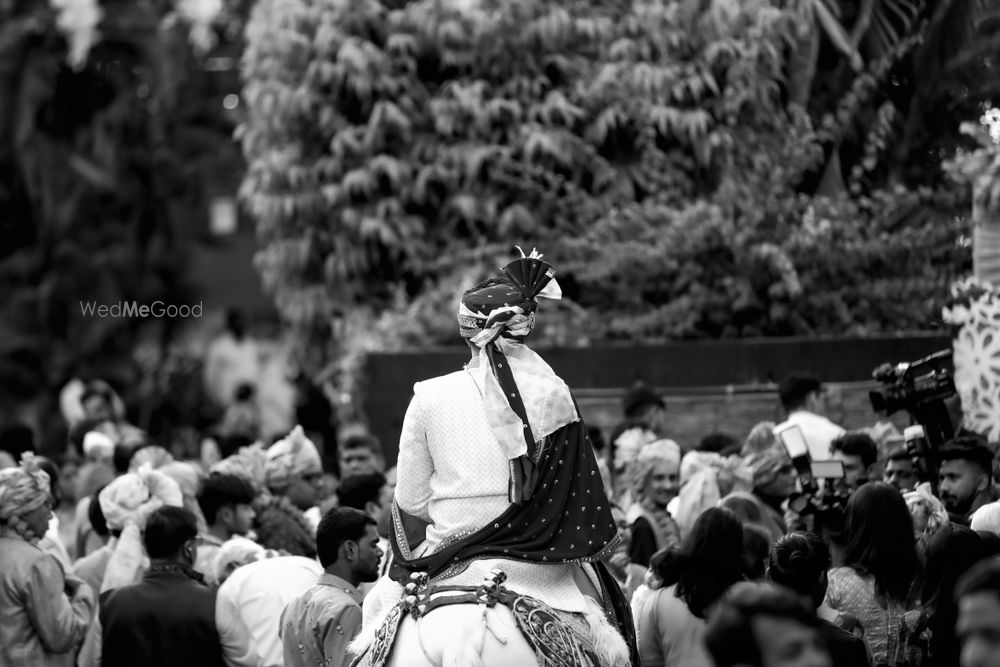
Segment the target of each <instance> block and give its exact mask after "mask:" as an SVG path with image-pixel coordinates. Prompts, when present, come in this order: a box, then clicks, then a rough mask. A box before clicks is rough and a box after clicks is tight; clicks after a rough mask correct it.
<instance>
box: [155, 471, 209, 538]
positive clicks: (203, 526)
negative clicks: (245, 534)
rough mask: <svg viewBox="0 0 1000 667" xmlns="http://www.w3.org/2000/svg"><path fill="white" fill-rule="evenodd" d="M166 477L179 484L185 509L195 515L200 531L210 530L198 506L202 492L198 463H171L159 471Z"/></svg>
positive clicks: (201, 475)
mask: <svg viewBox="0 0 1000 667" xmlns="http://www.w3.org/2000/svg"><path fill="white" fill-rule="evenodd" d="M158 470H159V472H162V473H163V474H164V475H166V476H167V477H169V478H170V479H172V480H174V481H175V482H177V485H178V486H179V487H181V495H182V496H183V498H184V509H186V510H188V511H189V512H191V514H194V516H195V519H196V520H197V522H198V531H199V532H202V533H203V532H205V531H206V530H208V524H207V523H206V522H205V515H204V513H203V512H202V511H201V506H200V505H199V504H198V492H199V491H200V490H201V479H202V477H203V473H202V469H201V467H199V466H198V464H197V463H191V462H188V461H171V462H170V463H166V464H164V465H162V466H160V468H159V469H158Z"/></svg>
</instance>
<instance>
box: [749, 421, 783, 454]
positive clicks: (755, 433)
mask: <svg viewBox="0 0 1000 667" xmlns="http://www.w3.org/2000/svg"><path fill="white" fill-rule="evenodd" d="M775 446H780V443H779V442H778V436H776V435H775V434H774V422H760V423H758V424H756V425H755V426H754V427H753V428H752V429H750V433H749V434H748V435H747V439H746V440H745V441H744V442H743V448H742V449H741V450H740V456H751V455H753V454H757V453H760V452H765V451H767V450H769V449H771V448H772V447H775Z"/></svg>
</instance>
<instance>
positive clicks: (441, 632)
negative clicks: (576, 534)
mask: <svg viewBox="0 0 1000 667" xmlns="http://www.w3.org/2000/svg"><path fill="white" fill-rule="evenodd" d="M578 583H580V584H581V590H582V592H583V593H584V594H585V595H586V596H587V598H586V604H587V609H586V611H585V612H584V613H583V614H579V615H576V616H575V618H574V619H571V620H570V621H569V623H570V624H571V625H573V626H575V627H574V628H573V630H572V631H571V630H569V629H568V628H567V627H565V626H562V627H561V626H560V624H558V623H550V622H548V621H549V620H550V616H549V615H548V613H547V610H546V609H533V608H532V609H529V607H530V606H531V605H527V606H522V607H520V608H521V609H523V610H524V613H522V618H528V619H532V620H535V621H536V622H535V623H532V626H533V627H534V628H535V629H536V631H537V634H536V636H535V637H533V640H534V643H535V644H536V645H544V650H545V651H546V652H547V653H548V656H549V659H550V662H549V664H566V665H578V664H588V663H592V664H593V666H594V667H605V666H607V667H610V666H614V667H627V665H629V649H628V645H627V644H626V642H625V640H624V639H623V638H622V636H621V635H620V633H619V632H618V631H617V629H616V628H614V627H613V626H612V625H611V624H610V623H608V621H607V617H606V615H605V613H604V610H603V608H602V606H601V604H600V603H598V600H600V599H601V596H600V593H599V592H598V590H597V588H596V587H595V586H594V585H593V583H592V582H591V581H590V580H589V578H588V577H587V576H586V575H583V574H582V570H581V576H580V577H579V578H578ZM449 594H453V593H449V592H442V593H438V594H436V596H435V598H432V599H436V597H437V596H444V595H449ZM396 613H401V614H403V613H404V612H402V611H398V612H397V611H395V610H394V611H391V612H390V613H389V614H388V615H386V617H389V618H391V617H393V616H394V615H395V614H396ZM536 616H537V618H533V617H536ZM378 624H379V625H382V620H380V621H379V623H378ZM378 632H379V630H378V629H376V630H375V633H372V629H371V628H366V630H365V631H363V632H362V635H361V636H360V637H359V638H358V640H357V641H356V642H354V643H353V644H352V646H351V650H352V652H354V653H355V654H356V655H357V654H358V653H360V652H361V651H363V650H365V649H366V648H368V647H369V646H370V645H371V644H372V643H373V641H374V642H375V644H376V645H378V641H377V639H376V635H377V634H378ZM574 633H576V634H574ZM580 634H583V635H584V636H590V637H591V643H592V646H591V647H590V648H591V652H592V655H593V656H595V657H596V661H594V660H588V659H586V658H585V657H583V656H584V652H583V650H582V648H581V642H580V640H579V636H580ZM373 648H374V647H373ZM377 650H378V649H376V651H377ZM382 650H384V648H383V649H382ZM388 650H389V654H388V658H387V659H386V660H385V665H387V666H388V667H487V666H488V667H533V666H536V665H537V666H538V667H541V664H540V663H539V659H538V655H537V652H536V649H535V647H534V646H533V645H532V642H529V641H528V640H527V639H526V638H525V636H524V634H523V633H522V630H521V628H520V627H519V626H518V623H517V621H516V620H515V617H514V614H513V613H512V612H511V610H510V609H509V608H508V607H507V606H506V605H504V604H502V603H497V604H495V605H492V606H487V605H484V604H479V603H475V602H460V603H451V604H445V605H442V606H439V607H435V608H433V609H431V610H430V611H428V612H426V613H425V614H423V615H420V616H419V617H418V618H416V619H414V618H413V616H411V615H410V614H405V615H404V616H403V619H402V620H401V621H399V625H398V629H397V630H396V633H395V637H394V638H393V639H392V645H391V648H389V649H388ZM366 658H367V659H368V661H367V662H366V660H365V659H366ZM372 658H373V656H372V655H371V654H366V655H364V656H362V659H361V661H360V662H359V663H357V664H359V665H362V666H363V665H369V664H373V662H374V664H377V663H378V662H379V660H377V659H376V660H374V661H373V662H372Z"/></svg>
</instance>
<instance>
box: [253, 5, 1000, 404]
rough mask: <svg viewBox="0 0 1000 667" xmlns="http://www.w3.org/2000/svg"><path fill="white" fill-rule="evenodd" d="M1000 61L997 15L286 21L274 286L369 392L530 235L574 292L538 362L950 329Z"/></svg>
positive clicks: (274, 32) (267, 128)
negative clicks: (971, 152)
mask: <svg viewBox="0 0 1000 667" xmlns="http://www.w3.org/2000/svg"><path fill="white" fill-rule="evenodd" d="M998 54H1000V9H998V7H997V6H996V4H995V3H992V4H991V3H988V2H980V1H970V2H948V1H932V0H927V1H919V0H842V1H837V0H797V1H796V0H749V1H744V2H739V1H737V0H674V1H669V0H637V1H635V2H620V1H614V0H605V1H603V2H598V1H592V2H542V1H540V0H526V1H525V2H519V3H516V5H511V4H510V3H500V2H491V1H489V0H481V1H476V0H468V1H465V2H459V1H458V0H454V1H450V2H446V1H443V0H424V1H419V2H395V3H392V2H385V3H382V2H377V1H374V0H308V1H307V0H261V1H260V2H258V3H257V4H256V5H255V7H254V9H253V12H252V14H251V18H250V21H249V24H248V29H247V45H246V51H245V53H244V70H243V76H244V80H245V87H244V96H245V98H246V101H247V103H248V113H249V115H248V118H247V122H246V125H245V126H244V131H243V133H242V135H241V138H242V141H243V147H244V151H245V153H246V156H247V160H248V170H247V174H246V178H245V179H244V182H243V186H242V196H243V199H244V201H245V202H246V203H247V205H248V207H249V209H250V210H251V211H252V213H253V215H254V217H255V219H256V220H257V225H258V233H259V239H260V242H261V252H260V253H259V255H258V258H257V260H258V261H257V265H258V268H259V270H260V271H261V273H262V276H263V278H264V281H265V284H266V285H267V286H268V287H269V289H270V290H272V292H273V293H274V294H275V295H276V298H277V303H278V305H279V310H280V312H281V314H282V316H283V318H284V320H285V321H286V322H288V323H289V324H290V325H291V326H292V327H294V329H295V331H296V332H297V335H298V339H299V340H300V342H301V344H302V353H303V354H304V355H305V356H307V357H309V358H311V359H312V360H313V366H314V367H320V368H322V367H325V368H328V369H329V370H330V371H331V372H332V373H334V374H338V373H339V377H340V379H341V384H343V385H346V386H348V387H350V385H351V383H352V382H353V379H356V378H357V377H358V376H359V371H358V368H359V363H360V360H361V359H363V355H364V354H365V352H366V351H370V350H379V349H400V348H404V347H407V346H414V345H416V346H426V345H435V344H446V343H452V342H453V341H454V340H455V338H454V322H453V321H452V318H451V317H450V314H451V313H452V312H454V308H455V305H454V304H455V299H456V294H457V293H458V292H459V290H460V289H462V288H463V287H465V286H468V285H469V284H470V283H471V282H472V281H473V280H475V279H478V278H481V277H483V276H484V275H485V274H486V273H487V272H489V271H490V270H492V269H494V268H495V267H497V266H499V265H501V264H502V263H503V262H504V261H505V260H506V258H507V257H509V256H510V252H511V250H512V246H513V245H514V243H519V244H520V245H522V246H525V247H526V248H527V247H530V246H537V247H538V248H539V249H540V250H541V251H543V252H545V253H546V254H547V255H548V256H549V257H551V258H552V259H553V261H554V263H555V264H556V265H557V268H558V270H559V274H558V275H559V280H560V283H561V284H562V286H563V289H564V294H565V297H566V298H565V299H564V301H562V302H561V303H560V304H559V305H558V306H557V307H556V308H549V307H548V305H547V308H546V310H547V312H546V313H545V314H544V317H542V318H540V320H539V322H540V327H539V331H538V333H537V334H536V335H535V336H534V337H533V338H534V339H535V340H536V342H537V343H539V344H557V345H586V344H591V343H597V342H606V341H635V342H655V341H663V340H668V339H692V338H717V337H732V336H782V335H795V334H799V335H811V334H822V335H837V334H860V335H863V334H867V333H874V332H887V331H912V330H928V329H934V328H937V327H939V326H940V322H939V320H940V307H941V303H942V302H943V299H944V298H945V297H946V296H947V287H948V285H949V284H950V282H951V281H952V280H953V279H954V278H955V277H956V276H958V275H961V274H963V273H965V272H967V271H968V270H969V268H970V261H971V260H970V257H971V253H970V247H969V246H970V241H969V233H970V226H971V222H970V217H969V211H970V195H969V191H968V187H967V185H965V184H958V183H956V182H955V181H953V180H951V179H950V178H949V177H948V175H947V174H946V173H945V171H944V170H943V169H942V163H943V161H944V160H945V159H947V158H950V157H953V156H954V155H955V154H956V152H958V151H961V150H962V149H963V146H965V147H970V146H971V144H967V143H963V142H966V141H968V139H967V138H963V136H962V135H961V134H960V132H959V126H960V124H961V122H962V121H967V120H976V119H978V118H979V117H980V116H981V115H982V114H983V113H984V110H985V109H986V108H987V107H988V105H989V104H990V100H991V98H992V96H994V95H995V94H996V92H997V91H996V88H997V85H998V81H1000V79H998V77H997V64H998V60H997V56H998Z"/></svg>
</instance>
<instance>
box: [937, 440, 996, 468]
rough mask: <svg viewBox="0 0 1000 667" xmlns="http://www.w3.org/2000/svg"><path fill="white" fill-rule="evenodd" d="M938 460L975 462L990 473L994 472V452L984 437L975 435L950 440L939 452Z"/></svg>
mask: <svg viewBox="0 0 1000 667" xmlns="http://www.w3.org/2000/svg"><path fill="white" fill-rule="evenodd" d="M938 460H939V461H940V462H941V463H944V462H945V461H968V462H969V463H975V464H976V465H977V466H979V467H980V468H982V469H983V471H984V472H985V473H986V474H988V475H991V474H992V473H993V452H992V451H990V448H989V447H987V446H986V444H985V443H984V442H983V440H982V439H980V438H977V437H975V436H969V435H963V436H959V437H957V438H953V439H952V440H949V441H948V442H946V443H945V444H944V447H942V448H941V449H940V451H939V452H938Z"/></svg>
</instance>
